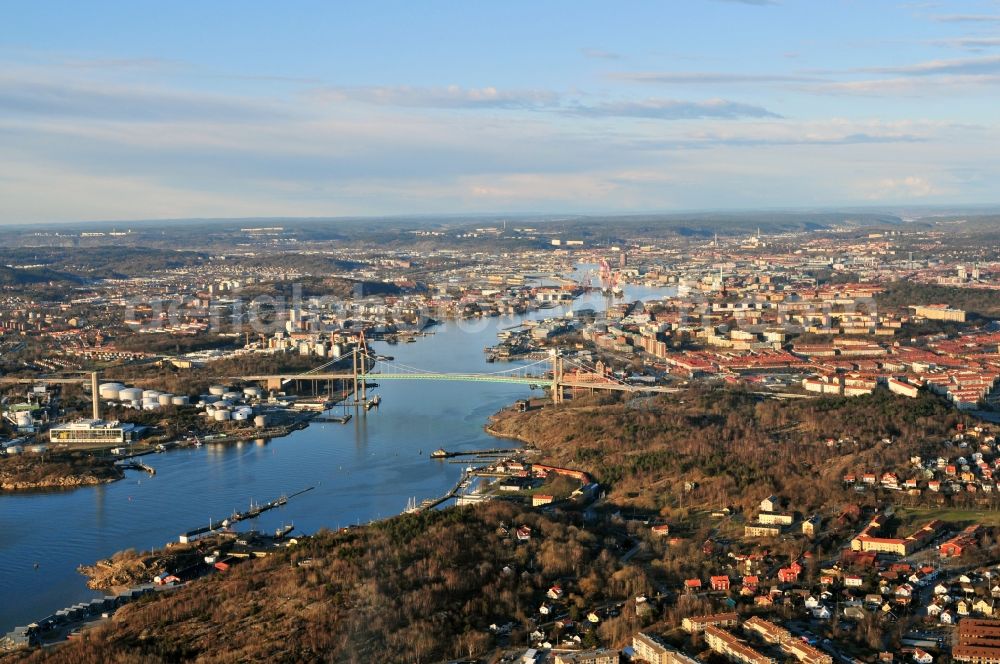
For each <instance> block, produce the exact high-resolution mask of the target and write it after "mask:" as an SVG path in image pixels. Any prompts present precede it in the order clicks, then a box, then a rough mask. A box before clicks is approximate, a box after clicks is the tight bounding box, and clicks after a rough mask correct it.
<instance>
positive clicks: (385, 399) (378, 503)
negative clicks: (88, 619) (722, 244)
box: [0, 286, 668, 634]
mask: <svg viewBox="0 0 1000 664" xmlns="http://www.w3.org/2000/svg"><path fill="white" fill-rule="evenodd" d="M667 293H668V291H667V290H665V289H654V288H645V287H637V286H630V287H626V289H625V295H626V297H627V298H628V299H630V300H635V299H643V300H647V299H654V298H658V297H661V296H662V295H664V294H667ZM603 306H604V305H603V299H602V297H601V296H600V295H599V294H592V295H588V296H585V297H583V298H580V299H578V300H577V301H576V302H574V303H573V307H574V308H577V309H578V308H583V307H591V308H600V307H603ZM559 313H560V311H559V310H556V309H550V310H543V311H538V312H532V313H531V314H529V317H531V318H542V317H548V316H553V315H558V314H559ZM520 320H521V318H514V319H512V318H492V319H485V320H474V321H449V322H446V323H444V324H442V325H439V326H437V327H435V328H432V329H433V331H434V334H433V335H431V336H428V337H424V338H420V339H418V340H417V342H416V343H401V344H398V345H394V346H390V345H387V344H384V343H381V342H379V343H375V344H374V347H375V350H376V351H377V352H380V353H384V354H387V355H392V356H393V357H394V358H395V360H396V362H400V363H403V364H407V365H410V366H414V367H418V368H421V369H428V370H434V371H437V372H466V373H472V372H475V373H479V372H494V371H499V370H503V369H507V368H510V367H511V366H513V365H512V364H511V363H496V364H488V363H487V362H486V360H485V355H484V353H483V348H484V347H485V346H488V345H493V344H495V343H496V342H497V336H496V334H497V331H498V330H499V329H502V328H504V327H507V326H511V325H515V324H517V323H518V322H519V321H520ZM376 380H377V379H376ZM376 393H377V394H381V395H382V404H381V406H380V407H379V408H377V409H372V410H371V411H369V412H368V413H367V414H360V413H359V414H357V415H356V416H355V417H354V418H353V419H352V420H351V421H350V422H349V423H347V424H336V423H331V424H311V425H310V426H309V427H308V428H306V429H303V430H300V431H296V432H294V433H292V434H291V435H289V436H286V437H284V438H278V439H275V440H272V441H270V442H268V443H266V444H262V443H253V442H249V443H244V444H235V445H205V446H204V447H201V448H198V449H183V450H175V451H171V452H167V453H164V454H157V455H150V456H147V457H144V459H143V460H144V461H146V462H148V463H149V465H151V466H153V467H154V468H156V475H155V476H153V477H148V476H146V475H145V474H144V473H138V472H132V471H129V473H128V476H127V477H126V479H124V480H121V481H119V482H115V483H112V484H108V485H104V486H99V487H86V488H80V489H76V490H73V491H60V492H53V493H30V494H5V495H2V496H0V634H2V633H4V632H7V631H9V630H10V629H11V628H12V627H13V626H14V625H23V624H27V623H29V622H31V621H32V620H36V619H39V618H42V617H44V616H46V615H49V614H50V613H53V612H55V611H56V610H57V609H61V608H63V607H65V606H69V605H72V604H74V603H76V602H80V601H86V600H88V599H90V598H92V597H95V596H98V595H99V593H97V592H94V591H91V590H89V589H88V588H87V587H86V584H85V579H84V577H83V576H81V575H80V574H79V573H78V572H77V571H76V567H77V565H80V564H83V563H86V564H90V563H93V562H94V561H96V560H98V559H101V558H105V557H107V556H109V555H111V554H112V553H114V552H116V551H119V550H122V549H126V548H136V549H149V548H152V547H159V546H163V545H164V544H165V543H166V542H168V541H177V535H178V534H180V533H181V532H184V531H186V530H190V529H192V528H195V527H198V526H200V525H202V524H207V523H208V521H209V519H210V518H212V519H216V520H218V519H220V518H223V517H225V516H227V515H229V514H230V513H232V511H233V510H234V509H240V510H244V509H246V508H247V507H248V505H249V501H250V500H251V499H253V500H255V501H257V502H264V501H267V500H270V499H273V498H276V497H278V496H279V495H281V494H291V493H293V492H295V491H297V490H299V489H303V488H305V487H309V486H314V487H316V488H315V489H314V490H312V491H309V492H308V493H305V494H303V495H301V496H298V497H295V498H293V499H291V500H290V501H289V503H288V504H287V505H285V506H284V507H282V508H279V509H276V510H272V511H270V512H266V513H264V514H262V515H261V516H260V517H258V518H257V519H256V520H254V521H253V522H251V524H252V526H253V527H255V528H258V529H260V530H262V531H264V532H267V531H268V530H274V529H275V528H278V527H279V526H281V525H283V524H287V523H294V524H295V528H296V531H297V532H303V533H312V532H315V531H316V530H318V529H320V528H324V527H325V528H337V527H340V526H346V525H349V524H354V523H365V522H367V521H369V520H371V519H377V518H381V517H387V516H391V515H394V514H398V513H399V512H400V511H402V510H403V509H404V508H405V507H406V503H407V500H408V499H409V498H411V497H415V498H416V499H417V501H418V502H419V501H420V500H422V499H423V498H427V497H432V496H439V495H441V494H443V493H445V492H446V491H447V490H448V489H449V488H450V487H451V486H452V485H453V484H454V483H455V482H456V481H457V480H458V477H459V476H460V474H461V469H462V466H461V465H459V464H450V463H447V462H441V461H431V460H430V459H429V458H428V455H429V453H430V452H431V451H433V450H435V449H437V448H438V447H444V448H446V449H449V450H461V449H484V448H488V447H495V446H497V442H498V441H497V440H496V439H495V438H492V437H491V436H489V435H488V434H486V433H485V432H484V431H483V425H484V424H485V423H486V420H487V418H488V417H489V416H490V415H491V414H493V413H494V412H496V411H497V410H499V409H501V408H503V407H504V406H507V405H509V404H510V403H511V402H512V401H514V400H515V399H519V398H524V397H526V396H528V395H529V394H530V392H529V390H528V388H527V387H525V386H521V385H512V384H502V383H469V382H444V381H385V382H383V383H382V384H381V385H380V386H379V388H378V389H377V390H376ZM535 394H536V395H539V394H540V392H537V391H536V392H535ZM507 444H508V443H506V442H505V443H504V445H507ZM36 563H37V564H38V567H37V568H35V564H36Z"/></svg>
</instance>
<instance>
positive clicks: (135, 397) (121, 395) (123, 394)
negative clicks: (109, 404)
mask: <svg viewBox="0 0 1000 664" xmlns="http://www.w3.org/2000/svg"><path fill="white" fill-rule="evenodd" d="M118 400H119V401H142V390H140V389H139V388H138V387H126V388H125V389H124V390H120V391H119V392H118Z"/></svg>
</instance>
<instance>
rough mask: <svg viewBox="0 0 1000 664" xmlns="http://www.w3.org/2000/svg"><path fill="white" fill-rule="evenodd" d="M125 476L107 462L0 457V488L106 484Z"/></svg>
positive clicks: (5, 489) (3, 489)
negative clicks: (0, 458) (1, 458)
mask: <svg viewBox="0 0 1000 664" xmlns="http://www.w3.org/2000/svg"><path fill="white" fill-rule="evenodd" d="M123 477H125V472H124V471H123V470H122V469H120V468H118V467H116V466H115V465H114V464H113V463H110V462H107V463H106V462H98V463H93V462H91V463H86V462H83V461H80V460H73V461H42V460H40V459H27V458H24V457H15V458H8V459H3V460H0V491H12V492H13V491H42V490H53V489H76V488H79V487H85V486H97V485H99V484H109V483H111V482H116V481H118V480H120V479H122V478H123Z"/></svg>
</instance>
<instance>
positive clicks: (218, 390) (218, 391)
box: [208, 385, 226, 397]
mask: <svg viewBox="0 0 1000 664" xmlns="http://www.w3.org/2000/svg"><path fill="white" fill-rule="evenodd" d="M208 393H209V394H213V395H215V396H217V397H221V396H222V395H223V394H225V393H226V388H225V387H223V386H222V385H212V386H211V387H209V388H208Z"/></svg>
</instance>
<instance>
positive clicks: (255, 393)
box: [243, 386, 264, 399]
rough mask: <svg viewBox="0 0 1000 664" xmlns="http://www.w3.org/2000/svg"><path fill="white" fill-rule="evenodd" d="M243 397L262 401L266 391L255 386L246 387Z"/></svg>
mask: <svg viewBox="0 0 1000 664" xmlns="http://www.w3.org/2000/svg"><path fill="white" fill-rule="evenodd" d="M243 396H245V397H247V398H248V399H260V398H261V397H262V396H264V390H262V389H260V388H259V387H253V386H251V387H244V388H243Z"/></svg>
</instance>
